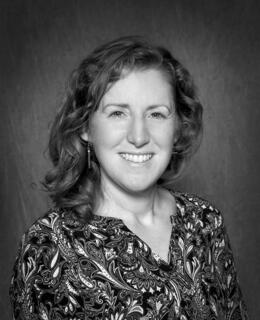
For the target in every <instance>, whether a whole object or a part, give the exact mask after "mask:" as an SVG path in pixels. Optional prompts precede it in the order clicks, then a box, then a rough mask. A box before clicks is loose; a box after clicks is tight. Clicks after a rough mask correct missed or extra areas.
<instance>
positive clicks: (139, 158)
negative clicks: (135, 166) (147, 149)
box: [120, 153, 153, 163]
mask: <svg viewBox="0 0 260 320" xmlns="http://www.w3.org/2000/svg"><path fill="white" fill-rule="evenodd" d="M120 156H121V157H122V158H123V159H125V160H127V161H131V162H134V163H142V162H146V161H148V160H150V159H151V158H152V156H153V155H152V153H145V154H132V153H120Z"/></svg>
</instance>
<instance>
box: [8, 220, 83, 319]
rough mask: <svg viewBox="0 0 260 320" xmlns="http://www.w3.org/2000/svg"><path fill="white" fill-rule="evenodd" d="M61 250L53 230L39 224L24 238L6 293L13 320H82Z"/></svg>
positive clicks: (79, 304)
mask: <svg viewBox="0 0 260 320" xmlns="http://www.w3.org/2000/svg"><path fill="white" fill-rule="evenodd" d="M62 250H64V251H65V250H66V248H65V246H64V245H63V246H61V245H60V240H59V239H58V238H57V237H56V235H55V234H54V233H53V230H52V229H51V228H44V227H43V226H42V225H41V224H36V225H34V226H33V227H31V228H30V229H29V231H28V232H27V233H26V234H25V235H24V236H23V238H22V241H21V244H20V248H19V251H18V255H17V258H16V261H15V265H14V269H13V276H12V279H11V286H10V291H9V294H10V299H11V305H12V309H13V319H16V320H29V319H30V320H58V319H59V320H60V319H74V317H75V316H77V317H76V318H77V319H84V315H83V312H82V304H81V303H79V301H77V300H78V299H80V296H79V294H78V292H77V291H76V289H75V288H73V287H72V286H70V282H69V280H68V276H67V274H66V272H67V271H66V270H67V267H66V263H67V262H66V259H64V254H63V253H62ZM72 280H73V279H72ZM75 297H76V298H75ZM79 315H81V316H79Z"/></svg>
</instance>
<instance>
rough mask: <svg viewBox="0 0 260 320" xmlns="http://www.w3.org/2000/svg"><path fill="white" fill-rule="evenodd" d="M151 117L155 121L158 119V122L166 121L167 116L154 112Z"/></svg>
mask: <svg viewBox="0 0 260 320" xmlns="http://www.w3.org/2000/svg"><path fill="white" fill-rule="evenodd" d="M150 117H151V118H154V119H158V120H160V119H165V118H166V116H165V115H164V114H163V113H161V112H152V113H151V114H150Z"/></svg>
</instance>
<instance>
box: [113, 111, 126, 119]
mask: <svg viewBox="0 0 260 320" xmlns="http://www.w3.org/2000/svg"><path fill="white" fill-rule="evenodd" d="M123 115H124V113H123V112H122V111H119V110H116V111H113V112H111V113H110V114H109V117H112V118H121V117H122V116H123Z"/></svg>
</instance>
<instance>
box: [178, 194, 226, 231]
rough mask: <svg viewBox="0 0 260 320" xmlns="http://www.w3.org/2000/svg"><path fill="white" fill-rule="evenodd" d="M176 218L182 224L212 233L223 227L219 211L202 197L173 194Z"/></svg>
mask: <svg viewBox="0 0 260 320" xmlns="http://www.w3.org/2000/svg"><path fill="white" fill-rule="evenodd" d="M173 194H174V197H175V201H176V206H177V216H179V218H180V219H181V220H182V221H183V222H184V223H188V222H189V223H193V224H196V225H199V226H200V227H201V228H203V229H204V231H205V232H206V231H208V232H212V231H213V230H219V229H221V228H222V227H224V221H223V216H222V214H221V212H220V210H219V209H218V208H217V207H216V206H215V205H214V204H213V203H211V202H210V201H208V200H206V199H203V198H202V197H200V196H198V195H195V194H191V193H183V192H174V193H173Z"/></svg>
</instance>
